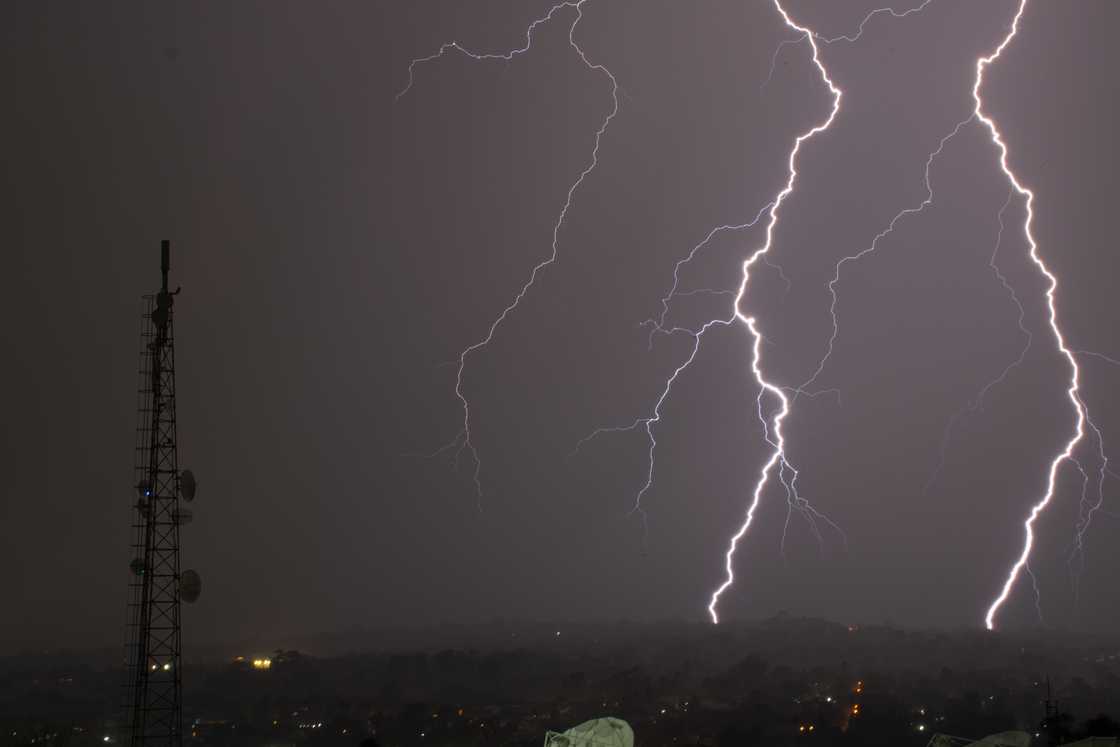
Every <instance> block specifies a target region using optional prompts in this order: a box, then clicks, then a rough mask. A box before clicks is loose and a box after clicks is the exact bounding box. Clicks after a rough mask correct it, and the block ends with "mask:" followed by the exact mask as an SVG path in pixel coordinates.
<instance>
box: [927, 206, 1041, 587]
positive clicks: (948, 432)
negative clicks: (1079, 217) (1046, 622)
mask: <svg viewBox="0 0 1120 747" xmlns="http://www.w3.org/2000/svg"><path fill="white" fill-rule="evenodd" d="M1014 196H1015V190H1014V189H1013V188H1012V187H1010V186H1009V187H1008V189H1007V200H1006V201H1005V202H1004V203H1003V207H1001V208H1000V209H999V213H998V215H997V220H998V221H999V232H998V233H997V234H996V244H995V247H994V248H993V249H992V256H991V257H990V258H989V259H988V267H990V268H991V270H992V274H993V275H995V276H996V279H997V280H999V282H1000V284H1001V285H1002V286H1003V289H1004V290H1005V291H1007V295H1008V297H1010V298H1011V302H1012V303H1013V304H1014V305H1015V308H1016V309H1017V310H1018V312H1019V316H1018V325H1019V331H1020V332H1022V333H1023V347H1022V349H1020V351H1019V356H1018V357H1017V358H1016V359H1015V360H1013V361H1011V362H1010V363H1008V364H1007V365H1006V366H1005V367H1004V369H1003V371H1001V372H1000V374H999V376H997V377H996V378H994V379H992V380H991V381H989V382H988V383H987V384H985V385H984V386H983V387H982V388H981V389H980V391H979V392H977V394H976V396H974V397H973V398H972V399H971V400H969V402H968V403H967V404H966V405H965V406H964V407H963V408H961V409H960V410H958V411H957V412H956V413H954V414H953V416H952V417H951V418H949V422H948V423H946V425H945V431H944V432H943V433H942V435H941V448H940V451H939V453H938V458H937V465H936V466H935V467H934V469H933V472H932V473H931V474H930V476H929V479H927V480H926V484H925V485H924V486H923V488H922V495H928V494H929V491H930V490H931V489H932V488H933V485H934V483H935V482H936V481H937V478H938V476H939V475H940V474H941V470H942V469H943V468H944V466H945V459H946V455H947V453H948V448H949V441H950V438H951V437H952V434H953V429H954V428H955V427H956V424H957V422H958V421H959V420H961V419H962V418H964V417H965V416H967V415H970V414H972V413H975V412H976V411H977V410H979V409H980V408H981V407H983V405H984V399H985V397H987V395H988V392H990V391H991V390H992V389H994V388H995V387H997V386H999V385H1000V384H1002V383H1003V382H1004V381H1006V380H1007V377H1008V376H1009V375H1010V374H1011V372H1012V371H1013V370H1015V369H1016V368H1018V367H1019V366H1020V365H1022V363H1023V361H1024V360H1025V359H1026V357H1027V353H1028V352H1029V351H1030V349H1031V345H1032V343H1033V342H1034V333H1032V332H1031V331H1030V330H1029V329H1027V326H1026V315H1027V312H1026V310H1025V309H1024V308H1023V304H1022V302H1021V301H1020V300H1019V296H1018V294H1017V293H1016V292H1015V289H1014V288H1013V287H1012V286H1011V284H1010V283H1009V282H1008V280H1007V278H1006V277H1005V276H1004V274H1003V273H1002V272H1001V271H1000V269H999V266H998V265H997V264H996V257H997V256H998V255H999V250H1000V247H1001V246H1002V245H1003V230H1004V228H1005V226H1004V222H1003V214H1004V213H1005V212H1007V208H1008V207H1009V206H1010V205H1011V198H1012V197H1014ZM1035 586H1036V588H1037V584H1035Z"/></svg>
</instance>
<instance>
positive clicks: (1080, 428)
mask: <svg viewBox="0 0 1120 747" xmlns="http://www.w3.org/2000/svg"><path fill="white" fill-rule="evenodd" d="M1026 7H1027V0H1020V2H1019V6H1018V9H1017V10H1016V12H1015V17H1014V19H1012V21H1011V27H1010V29H1009V30H1008V33H1007V36H1005V37H1004V38H1003V40H1002V41H1001V42H1000V44H999V46H997V47H996V48H995V50H994V51H992V52H991V53H990V54H988V55H987V56H984V57H980V58H979V59H977V61H976V79H975V82H974V83H973V86H972V98H973V101H974V103H975V107H974V109H973V113H974V114H975V116H976V118H977V120H978V121H980V122H981V123H982V124H983V125H984V126H985V127H987V128H988V132H989V133H990V134H991V140H992V144H993V145H995V147H996V150H997V151H998V153H999V166H1000V169H1001V170H1002V171H1003V173H1004V176H1006V177H1007V181H1008V183H1009V184H1010V185H1011V187H1012V188H1013V189H1014V190H1015V192H1016V193H1017V194H1018V195H1019V196H1020V197H1022V198H1023V200H1024V205H1025V208H1026V217H1025V218H1024V220H1023V235H1024V236H1026V239H1027V244H1028V246H1029V247H1030V258H1031V260H1032V261H1033V262H1034V263H1035V265H1036V266H1037V267H1038V271H1039V272H1040V273H1042V275H1043V276H1044V277H1045V278H1046V281H1047V283H1048V284H1049V285H1048V287H1047V289H1046V306H1047V310H1048V312H1049V323H1050V329H1051V331H1052V332H1053V333H1054V339H1055V340H1056V341H1057V347H1058V351H1059V352H1060V353H1061V355H1062V356H1064V357H1065V359H1066V361H1067V362H1068V363H1069V369H1070V378H1069V385H1068V388H1067V389H1066V394H1067V396H1068V397H1069V401H1070V404H1071V405H1072V407H1073V411H1074V429H1073V435H1072V436H1071V437H1070V439H1069V441H1067V442H1066V445H1065V447H1064V448H1063V449H1062V450H1061V451H1060V452H1059V453H1058V454H1056V455H1055V456H1054V458H1053V459H1052V460H1051V462H1050V468H1049V470H1048V471H1047V480H1046V490H1045V492H1044V493H1043V494H1042V496H1041V498H1039V499H1038V501H1037V502H1036V503H1035V504H1034V505H1033V506H1032V507H1031V510H1030V513H1029V514H1028V516H1027V518H1026V520H1025V521H1024V522H1023V546H1022V550H1021V551H1020V553H1019V557H1018V558H1017V559H1016V560H1015V562H1014V564H1012V566H1011V569H1010V570H1009V571H1008V574H1007V578H1006V580H1005V581H1004V583H1003V586H1002V587H1001V588H1000V591H999V594H998V595H997V596H996V597H995V599H994V600H993V601H992V603H991V605H990V606H989V607H988V611H987V614H986V615H985V616H984V625H985V626H986V627H987V628H988V629H989V630H994V629H995V627H996V618H997V616H998V615H999V610H1000V608H1001V607H1002V606H1003V605H1004V603H1005V602H1006V601H1007V598H1008V597H1009V596H1010V595H1011V591H1012V589H1013V588H1014V587H1015V583H1016V581H1018V579H1019V575H1020V573H1022V572H1023V570H1024V569H1025V568H1026V567H1027V562H1028V561H1029V559H1030V555H1031V549H1032V548H1033V547H1034V537H1035V535H1034V523H1035V521H1036V520H1037V519H1038V517H1039V516H1040V515H1041V514H1042V512H1043V511H1045V510H1046V507H1047V506H1048V505H1050V502H1051V500H1052V499H1053V497H1054V492H1055V489H1056V482H1057V477H1058V471H1059V469H1060V468H1061V466H1062V464H1063V463H1064V462H1065V461H1067V460H1072V458H1073V453H1074V450H1075V449H1076V448H1077V446H1078V444H1079V443H1081V440H1082V439H1083V438H1084V436H1085V426H1086V424H1087V423H1089V422H1090V421H1089V415H1088V411H1087V409H1086V407H1085V403H1084V402H1083V401H1082V399H1081V369H1080V368H1079V367H1078V365H1077V358H1076V356H1075V355H1074V352H1073V351H1072V350H1071V349H1070V348H1069V346H1068V345H1067V344H1066V340H1065V336H1064V335H1063V334H1062V330H1061V327H1060V325H1059V324H1058V311H1057V305H1056V301H1055V297H1056V295H1057V290H1058V278H1057V277H1056V276H1055V275H1054V274H1053V273H1052V272H1051V271H1050V269H1049V268H1048V267H1047V266H1046V263H1045V262H1044V261H1043V260H1042V257H1041V256H1040V255H1039V252H1038V242H1037V241H1036V240H1035V237H1034V233H1033V231H1032V226H1033V223H1034V192H1032V191H1031V190H1030V189H1029V188H1027V187H1026V186H1025V185H1024V184H1023V182H1022V181H1021V180H1020V179H1019V177H1018V176H1016V174H1015V172H1014V171H1013V170H1012V169H1011V167H1010V166H1009V165H1008V147H1007V144H1006V142H1005V141H1004V139H1003V134H1002V133H1001V132H1000V131H999V127H998V126H997V125H996V122H995V119H993V118H992V117H991V116H989V115H987V114H985V113H984V101H983V99H982V98H981V96H980V89H981V88H982V87H983V84H984V71H985V70H986V69H987V68H988V66H990V65H991V64H993V63H994V62H995V61H996V60H998V59H999V57H1000V55H1001V54H1003V50H1004V49H1006V48H1007V46H1008V45H1009V44H1011V42H1012V40H1013V39H1014V38H1015V36H1016V35H1017V34H1018V33H1019V24H1020V22H1021V21H1022V18H1023V13H1024V11H1025V10H1026ZM1093 428H1094V430H1096V428H1095V426H1093ZM1097 432H1098V435H1099V431H1097ZM1102 453H1103V447H1102ZM1085 523H1086V522H1082V524H1085ZM1082 534H1083V530H1080V531H1079V534H1078V536H1079V537H1080V536H1081V535H1082Z"/></svg>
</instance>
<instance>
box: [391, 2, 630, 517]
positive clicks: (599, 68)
mask: <svg viewBox="0 0 1120 747" xmlns="http://www.w3.org/2000/svg"><path fill="white" fill-rule="evenodd" d="M586 1H587V0H569V1H568V2H561V3H557V4H556V5H553V6H552V8H551V9H549V11H548V14H547V15H545V16H543V17H541V18H538V19H536V20H535V21H533V22H532V23H531V24H529V27H528V29H527V30H526V32H525V46H524V47H519V48H517V49H514V50H511V51H509V52H503V53H495V54H480V53H477V52H471V51H470V50H468V49H466V48H464V47H463V46H462V45H460V44H459V43H458V42H455V41H452V42H448V43H446V44H444V45H442V46H441V47H440V49H439V51H438V52H436V53H435V54H432V55H429V56H427V57H421V58H417V59H415V60H413V61H412V62H411V63H409V66H408V84H407V85H406V86H405V87H404V89H402V90H401V92H400V93H399V94H397V98H398V99H400V97H402V96H404V95H405V94H406V93H408V91H409V90H410V89H411V88H412V83H413V79H414V70H415V68H416V66H417V65H419V64H422V63H425V62H431V61H433V60H436V59H439V58H441V57H442V56H443V55H444V54H445V53H447V52H448V51H450V50H456V51H458V52H460V53H462V54H464V55H466V56H467V57H469V58H471V59H472V60H475V61H481V60H504V61H506V62H508V61H510V60H512V59H513V58H514V57H517V56H518V55H521V54H524V53H526V52H528V51H529V49H530V48H531V47H532V44H533V33H534V31H536V29H537V27H538V26H540V25H541V24H544V23H546V22H548V21H549V20H551V19H552V18H553V16H555V15H556V14H557V13H558V12H559V11H560V10H562V9H565V8H571V9H573V10H574V11H575V19H574V20H573V21H572V24H571V26H569V27H568V44H569V46H570V47H571V48H572V49H574V50H575V52H576V54H577V55H578V56H579V58H580V60H581V61H582V62H583V64H584V65H585V66H586V67H587V68H588V69H589V70H592V71H594V72H598V73H602V74H603V75H604V76H605V77H606V78H607V79H608V80H609V81H610V85H611V109H610V112H609V113H608V114H607V115H606V117H605V118H604V119H603V121H602V122H601V123H600V125H599V129H598V130H597V131H596V132H595V146H594V148H592V150H591V157H590V161H589V163H588V164H587V166H586V167H584V169H583V171H581V172H580V174H579V176H578V177H577V178H576V180H575V181H574V182H572V184H571V185H570V186H569V187H568V192H567V196H566V197H565V200H564V205H563V207H562V208H561V209H560V214H559V215H558V216H557V218H556V222H555V223H554V224H553V226H552V245H551V252H550V254H549V256H548V257H546V258H545V259H543V260H541V261H540V262H538V263H537V264H536V265H534V266H533V269H532V271H531V272H530V273H529V278H528V280H526V281H525V283H524V284H523V285H522V286H521V289H520V290H519V291H518V293H517V295H516V296H515V297H514V299H513V301H511V302H510V303H509V304H508V305H507V306H506V307H505V308H504V309H503V310H502V312H501V313H500V314H499V315H498V316H497V317H496V318H495V319H494V321H493V322H492V323H491V325H490V328H489V329H488V330H487V332H486V335H485V336H484V337H483V338H482V339H480V340H479V341H477V342H475V343H474V344H472V345H469V346H468V347H466V348H464V349H463V350H462V351H460V353H459V359H458V369H457V371H456V376H455V396H456V397H458V399H459V402H460V404H461V405H462V408H463V426H462V428H461V429H460V431H459V433H458V434H457V435H456V436H455V438H454V439H452V441H451V442H449V443H448V444H446V445H445V446H443V447H441V448H440V449H438V450H437V451H436V452H434V454H440V453H443V452H446V451H447V450H449V449H451V448H455V466H456V468H458V460H459V456H460V455H461V454H462V453H463V451H464V450H466V451H467V452H469V454H470V457H471V461H472V462H473V464H474V472H473V475H472V478H473V480H474V488H475V496H476V499H477V501H478V507H479V510H481V509H482V481H481V479H480V477H479V475H480V473H481V470H482V462H481V461H480V460H479V456H478V450H477V449H476V448H475V445H474V441H473V440H472V438H471V408H470V401H469V400H468V399H467V396H466V394H465V393H464V392H463V372H464V370H465V369H466V366H467V356H469V355H470V354H471V353H473V352H475V351H477V350H478V349H479V348H483V347H485V346H486V345H488V344H489V343H490V341H491V340H492V339H494V334H495V333H496V332H497V330H498V327H499V326H500V325H501V324H502V322H504V321H505V320H506V317H508V316H509V315H510V314H511V313H512V312H513V311H514V309H516V308H517V307H518V305H519V304H520V303H521V300H522V299H523V298H525V295H526V294H527V293H528V292H529V289H530V288H532V287H533V284H534V283H535V282H536V280H537V276H538V275H539V274H540V272H541V271H542V270H544V269H545V268H546V267H548V266H549V265H551V264H554V263H555V262H556V260H557V258H558V256H559V249H558V244H559V240H560V229H561V228H563V226H564V220H565V219H566V218H567V216H568V211H569V209H571V206H572V200H573V199H574V197H575V193H576V190H578V189H579V188H580V186H581V185H582V184H583V182H584V180H585V179H586V178H587V177H588V175H589V174H591V172H592V171H594V170H595V167H596V166H598V165H599V147H600V145H602V141H603V135H604V134H605V133H606V131H607V128H608V127H609V126H610V124H611V121H612V120H613V119H614V118H615V115H617V114H618V109H619V103H618V95H619V86H618V81H617V80H616V79H615V77H614V74H613V73H611V71H610V70H608V69H607V68H606V67H604V66H603V65H601V64H599V63H596V62H592V61H591V60H590V59H589V58H588V56H587V53H586V52H584V50H583V48H582V47H580V45H579V44H578V43H577V42H576V39H575V33H576V27H577V26H579V23H580V21H582V20H583V4H584V3H585V2H586Z"/></svg>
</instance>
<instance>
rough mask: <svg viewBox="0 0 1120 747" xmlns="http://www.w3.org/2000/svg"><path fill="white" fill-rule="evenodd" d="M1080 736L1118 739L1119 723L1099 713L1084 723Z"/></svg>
mask: <svg viewBox="0 0 1120 747" xmlns="http://www.w3.org/2000/svg"><path fill="white" fill-rule="evenodd" d="M1081 734H1082V736H1085V737H1120V723H1118V722H1116V721H1113V720H1112V719H1111V718H1109V717H1108V716H1106V715H1105V714H1103V713H1101V714H1098V715H1097V716H1094V717H1093V718H1091V719H1089V720H1088V721H1086V722H1085V727H1084V729H1082V731H1081Z"/></svg>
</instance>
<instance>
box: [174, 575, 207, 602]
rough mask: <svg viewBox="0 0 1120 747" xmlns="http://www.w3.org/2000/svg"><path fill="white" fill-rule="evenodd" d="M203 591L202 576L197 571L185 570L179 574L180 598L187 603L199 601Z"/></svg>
mask: <svg viewBox="0 0 1120 747" xmlns="http://www.w3.org/2000/svg"><path fill="white" fill-rule="evenodd" d="M201 593H202V578H201V577H200V576H199V575H198V573H197V572H196V571H183V573H182V575H180V576H179V598H180V599H182V600H183V601H184V602H186V603H187V604H193V603H195V602H197V601H198V596H199V594H201Z"/></svg>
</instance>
